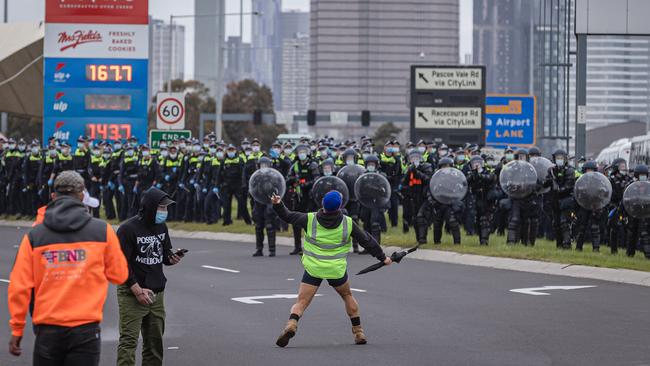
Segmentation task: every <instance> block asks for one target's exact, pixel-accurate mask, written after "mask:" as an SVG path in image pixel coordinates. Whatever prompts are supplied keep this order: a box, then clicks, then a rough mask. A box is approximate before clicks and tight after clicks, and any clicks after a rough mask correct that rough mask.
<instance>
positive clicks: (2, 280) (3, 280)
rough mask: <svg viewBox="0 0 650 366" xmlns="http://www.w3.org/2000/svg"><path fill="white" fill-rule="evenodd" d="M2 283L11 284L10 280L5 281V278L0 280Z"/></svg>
mask: <svg viewBox="0 0 650 366" xmlns="http://www.w3.org/2000/svg"><path fill="white" fill-rule="evenodd" d="M0 282H4V283H9V280H5V279H4V278H0Z"/></svg>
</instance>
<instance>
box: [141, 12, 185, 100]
mask: <svg viewBox="0 0 650 366" xmlns="http://www.w3.org/2000/svg"><path fill="white" fill-rule="evenodd" d="M170 30H171V31H172V34H171V43H170V34H169V32H170ZM149 33H150V37H149V42H150V47H149V95H150V96H152V97H153V96H155V95H156V93H158V92H159V91H162V90H163V87H164V86H165V83H167V82H168V81H169V79H170V77H171V79H185V75H184V70H185V27H184V26H182V25H179V24H174V27H173V29H172V27H170V26H169V24H167V23H165V22H164V21H162V20H159V19H151V20H150V21H149ZM170 45H171V46H170Z"/></svg>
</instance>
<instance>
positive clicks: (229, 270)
mask: <svg viewBox="0 0 650 366" xmlns="http://www.w3.org/2000/svg"><path fill="white" fill-rule="evenodd" d="M201 267H203V268H207V269H216V270H217V271H224V272H230V273H239V271H237V270H235V269H228V268H222V267H214V266H201Z"/></svg>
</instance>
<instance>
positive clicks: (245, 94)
mask: <svg viewBox="0 0 650 366" xmlns="http://www.w3.org/2000/svg"><path fill="white" fill-rule="evenodd" d="M226 89H227V92H226V95H225V96H224V97H223V113H249V114H251V115H252V114H253V112H255V111H256V110H259V111H261V112H262V113H273V93H272V92H271V89H269V88H268V87H267V86H266V85H262V86H260V85H259V84H258V83H257V82H255V80H251V79H246V80H242V81H238V82H232V83H229V84H228V85H227V86H226ZM223 132H224V133H223V135H224V140H225V141H226V142H228V143H232V144H234V145H239V143H240V142H241V141H242V140H243V139H244V138H245V137H246V138H249V139H251V138H253V137H257V138H258V139H259V140H260V142H261V143H262V147H263V148H264V149H267V148H269V147H270V146H271V144H272V143H273V141H275V139H276V138H277V136H278V135H279V134H280V133H286V132H287V130H286V128H285V127H284V126H282V125H266V124H262V125H254V124H253V121H247V122H228V121H224V124H223Z"/></svg>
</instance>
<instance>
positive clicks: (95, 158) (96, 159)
mask: <svg viewBox="0 0 650 366" xmlns="http://www.w3.org/2000/svg"><path fill="white" fill-rule="evenodd" d="M103 163H104V158H103V157H102V151H101V148H100V146H99V145H94V146H93V148H92V150H91V155H90V163H89V166H88V173H87V174H88V177H89V179H88V180H89V182H90V185H89V186H88V187H87V189H88V194H90V196H91V197H97V198H98V199H100V200H101V199H102V198H103V197H102V194H101V191H102V188H101V187H102V173H104V169H103V165H104V164H103ZM104 204H106V202H104ZM92 212H93V216H94V217H99V206H97V207H95V208H93V209H92Z"/></svg>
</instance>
